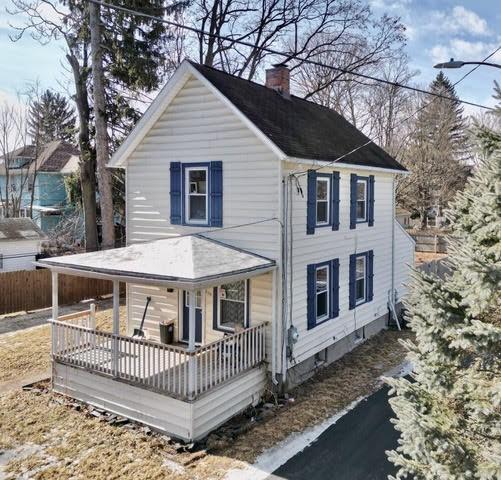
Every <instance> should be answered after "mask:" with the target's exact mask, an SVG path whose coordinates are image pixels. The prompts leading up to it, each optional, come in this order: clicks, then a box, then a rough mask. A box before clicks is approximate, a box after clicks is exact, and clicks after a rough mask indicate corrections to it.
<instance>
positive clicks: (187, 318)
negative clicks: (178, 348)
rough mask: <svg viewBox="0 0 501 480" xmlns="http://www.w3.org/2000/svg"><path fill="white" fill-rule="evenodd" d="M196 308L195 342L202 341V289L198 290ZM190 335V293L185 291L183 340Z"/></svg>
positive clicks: (186, 339)
mask: <svg viewBox="0 0 501 480" xmlns="http://www.w3.org/2000/svg"><path fill="white" fill-rule="evenodd" d="M196 295H197V297H196V308H195V342H196V343H202V291H201V290H197V294H196ZM189 336H190V294H189V292H186V291H184V292H183V342H187V341H188V340H189V338H190V337H189Z"/></svg>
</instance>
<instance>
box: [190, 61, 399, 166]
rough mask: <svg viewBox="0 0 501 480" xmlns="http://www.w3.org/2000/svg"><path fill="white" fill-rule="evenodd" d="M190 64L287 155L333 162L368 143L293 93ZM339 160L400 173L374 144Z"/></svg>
mask: <svg viewBox="0 0 501 480" xmlns="http://www.w3.org/2000/svg"><path fill="white" fill-rule="evenodd" d="M190 63H191V65H192V66H193V67H195V68H196V69H197V70H198V71H199V72H200V73H201V74H202V75H203V76H204V77H205V78H206V79H207V80H209V82H211V83H212V85H214V86H215V87H216V88H217V89H218V90H219V91H220V92H221V93H222V94H223V95H224V96H225V97H226V98H227V99H228V100H229V101H230V102H232V103H233V104H234V105H235V106H236V107H237V108H238V109H239V110H240V111H241V112H242V113H243V114H244V115H245V116H246V117H247V118H248V119H249V120H250V121H251V122H252V123H253V124H254V125H255V126H256V127H257V128H259V130H261V131H262V132H263V133H264V134H265V135H266V136H267V137H268V138H269V139H270V140H271V141H272V142H273V143H274V144H275V145H277V147H279V148H280V149H281V150H282V151H283V152H284V153H285V154H286V155H287V156H290V157H297V158H303V159H311V160H325V161H333V160H335V159H337V158H338V157H340V156H341V155H345V154H347V153H348V152H350V151H351V150H353V149H354V148H356V147H358V146H360V145H363V144H364V143H366V142H367V141H369V138H368V137H366V136H365V135H364V134H363V133H362V132H361V131H360V130H358V129H357V128H356V127H354V126H353V125H352V124H351V123H350V122H348V120H346V119H345V118H344V117H343V116H342V115H340V114H339V113H337V112H335V111H334V110H331V109H329V108H326V107H323V106H321V105H318V104H316V103H313V102H309V101H307V100H304V99H302V98H299V97H296V96H294V95H291V96H290V98H284V97H283V96H282V95H281V94H280V93H278V92H276V91H274V90H272V89H270V88H267V87H265V86H264V85H260V84H258V83H254V82H251V81H248V80H244V79H241V78H238V77H235V76H233V75H229V74H227V73H224V72H221V71H220V70H216V69H214V68H210V67H206V66H204V65H199V64H197V63H194V62H190ZM340 162H342V163H346V164H352V165H363V166H368V167H378V168H388V169H394V170H402V171H405V170H406V169H405V168H404V167H403V166H402V165H400V163H398V162H397V161H396V160H395V159H394V158H393V157H391V156H390V155H389V154H388V153H386V152H385V151H384V150H383V149H382V148H381V147H379V146H377V145H375V144H374V143H370V144H369V145H367V146H365V147H363V148H361V149H360V150H358V151H356V152H354V153H352V154H350V155H348V156H347V157H345V158H343V159H342V160H340Z"/></svg>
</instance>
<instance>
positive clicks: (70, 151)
mask: <svg viewBox="0 0 501 480" xmlns="http://www.w3.org/2000/svg"><path fill="white" fill-rule="evenodd" d="M75 155H76V156H78V155H80V152H79V150H78V148H76V147H74V146H73V145H71V144H69V143H67V142H63V141H62V140H54V141H53V142H50V143H47V144H46V145H44V148H43V150H42V152H41V153H40V155H39V157H38V161H39V166H38V169H39V170H40V171H41V172H59V171H60V170H61V169H62V168H64V166H65V165H66V164H67V163H68V160H69V159H70V158H71V157H72V156H75Z"/></svg>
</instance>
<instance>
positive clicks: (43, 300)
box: [0, 269, 113, 315]
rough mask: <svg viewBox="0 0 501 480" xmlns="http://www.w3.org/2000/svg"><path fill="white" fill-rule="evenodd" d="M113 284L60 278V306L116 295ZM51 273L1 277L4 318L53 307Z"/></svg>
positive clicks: (0, 300) (29, 272) (0, 301)
mask: <svg viewBox="0 0 501 480" xmlns="http://www.w3.org/2000/svg"><path fill="white" fill-rule="evenodd" d="M112 291H113V284H112V282H110V281H109V280H97V279H95V278H85V277H76V276H72V275H61V274H60V275H59V304H60V305H69V304H72V303H77V302H80V301H82V300H86V299H89V298H97V297H100V296H102V295H107V294H110V293H112ZM51 292H52V285H51V274H50V271H49V270H46V269H43V270H19V271H17V272H4V273H0V315H2V314H5V313H13V312H19V311H22V310H36V309H39V308H47V307H50V306H51V305H52V296H51V295H52V293H51Z"/></svg>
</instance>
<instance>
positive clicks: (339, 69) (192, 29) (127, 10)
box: [86, 0, 494, 110]
mask: <svg viewBox="0 0 501 480" xmlns="http://www.w3.org/2000/svg"><path fill="white" fill-rule="evenodd" d="M86 1H87V2H90V3H94V4H96V5H100V6H102V7H105V8H109V9H112V10H118V11H121V12H125V13H129V14H131V15H135V16H138V17H143V18H148V19H150V20H155V21H157V22H161V23H165V24H166V25H170V26H171V27H176V28H181V29H184V30H188V31H190V32H193V33H197V34H201V35H207V36H209V37H213V38H217V39H219V40H224V41H228V42H232V43H234V44H238V45H243V46H245V47H249V48H254V49H257V50H260V51H262V52H266V53H270V54H272V55H278V56H281V57H286V58H287V61H288V60H300V61H301V62H303V63H308V64H310V65H315V66H317V67H323V68H328V69H330V70H335V71H336V72H340V73H345V74H350V75H355V76H357V77H361V78H365V79H366V80H373V81H375V82H379V83H384V84H386V85H391V86H393V87H398V88H404V89H407V90H412V91H414V92H418V93H423V94H426V95H432V96H434V97H438V98H442V99H445V100H450V101H453V102H460V103H464V104H465V105H471V106H473V107H478V108H483V109H486V110H494V109H493V108H492V107H488V106H486V105H481V104H479V103H475V102H470V101H468V100H461V99H458V98H453V97H449V96H447V95H442V94H440V93H435V92H430V91H428V90H423V89H421V88H417V87H412V86H410V85H405V84H403V83H399V82H393V81H391V80H386V79H384V78H379V77H374V76H372V75H367V74H365V73H360V72H356V71H354V70H350V69H347V68H342V67H335V66H333V65H327V64H325V63H322V62H319V61H316V60H311V59H309V58H304V57H301V56H298V55H291V54H290V53H286V52H281V51H279V50H275V49H273V48H269V47H262V46H258V45H255V44H253V43H251V42H246V41H244V40H237V39H235V38H232V37H229V36H227V35H220V34H216V33H211V32H207V31H205V30H202V29H200V28H195V27H190V26H188V25H183V24H181V23H178V22H173V21H171V20H166V19H164V18H160V17H157V16H155V15H150V14H147V13H143V12H138V11H137V10H132V9H130V8H126V7H120V6H118V5H110V4H109V3H106V2H102V1H100V0H86Z"/></svg>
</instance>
